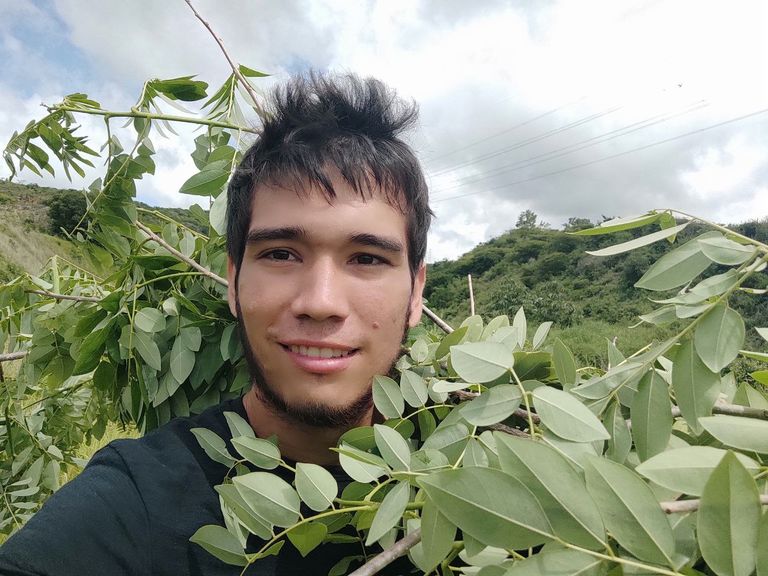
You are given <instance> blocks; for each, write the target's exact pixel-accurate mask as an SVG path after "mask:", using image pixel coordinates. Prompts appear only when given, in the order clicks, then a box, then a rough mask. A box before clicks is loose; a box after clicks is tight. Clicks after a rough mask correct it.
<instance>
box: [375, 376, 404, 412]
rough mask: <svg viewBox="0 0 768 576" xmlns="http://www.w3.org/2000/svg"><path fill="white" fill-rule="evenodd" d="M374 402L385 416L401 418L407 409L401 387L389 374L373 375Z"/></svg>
mask: <svg viewBox="0 0 768 576" xmlns="http://www.w3.org/2000/svg"><path fill="white" fill-rule="evenodd" d="M373 403H374V405H375V406H376V409H377V410H378V411H379V413H381V415H382V416H384V418H400V417H401V416H402V415H403V410H405V402H404V401H403V394H402V392H400V387H399V386H398V385H397V382H395V381H394V380H392V378H389V377H387V376H378V375H377V376H374V377H373Z"/></svg>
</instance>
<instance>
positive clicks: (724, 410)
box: [627, 404, 768, 430]
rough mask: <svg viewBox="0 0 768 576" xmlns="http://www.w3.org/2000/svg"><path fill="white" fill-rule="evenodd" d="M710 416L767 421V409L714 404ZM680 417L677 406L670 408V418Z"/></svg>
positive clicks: (630, 422) (630, 424) (630, 427)
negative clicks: (717, 415) (719, 415)
mask: <svg viewBox="0 0 768 576" xmlns="http://www.w3.org/2000/svg"><path fill="white" fill-rule="evenodd" d="M712 414H722V415H724V416H740V417H741V418H755V419H757V420H768V409H766V408H753V407H752V406H741V405H739V404H715V405H714V406H712ZM680 416H682V412H681V411H680V407H679V406H672V418H678V417H680ZM627 427H628V428H629V429H630V430H631V429H632V420H627Z"/></svg>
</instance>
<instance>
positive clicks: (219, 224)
mask: <svg viewBox="0 0 768 576" xmlns="http://www.w3.org/2000/svg"><path fill="white" fill-rule="evenodd" d="M209 221H210V224H211V228H213V229H214V230H215V231H216V234H218V235H219V236H225V235H226V234H227V190H226V188H225V189H224V190H223V191H222V192H221V194H219V195H218V196H216V199H215V200H214V201H213V205H212V206H211V212H210V214H209Z"/></svg>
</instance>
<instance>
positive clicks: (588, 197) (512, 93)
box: [0, 0, 768, 258]
mask: <svg viewBox="0 0 768 576" xmlns="http://www.w3.org/2000/svg"><path fill="white" fill-rule="evenodd" d="M51 2H52V6H53V7H54V8H55V10H52V11H51V10H45V9H40V8H38V7H37V6H38V5H35V4H24V3H13V5H11V3H6V4H8V6H2V7H0V22H11V24H5V25H4V24H2V23H0V33H2V34H3V37H2V39H1V40H2V42H0V46H2V47H3V48H0V50H5V52H4V53H6V54H9V55H12V57H13V59H14V63H13V66H14V70H16V72H15V73H14V76H13V78H15V79H16V80H14V82H15V83H9V81H8V79H0V105H4V107H3V108H2V109H0V110H3V109H5V110H14V112H13V114H12V115H11V114H6V116H5V117H4V116H3V115H2V112H1V111H0V136H3V135H5V134H9V133H10V130H11V129H12V128H17V127H18V126H15V125H13V126H12V124H13V123H15V122H16V120H17V118H20V117H23V118H26V117H27V116H26V115H23V116H22V114H21V113H20V112H19V111H24V113H25V114H26V113H27V111H28V110H31V109H32V104H31V102H33V98H34V99H36V101H38V102H39V99H40V98H39V96H38V95H49V94H50V95H54V96H56V95H57V94H59V95H60V94H64V93H67V91H72V90H68V89H69V88H71V87H72V86H73V85H74V84H73V83H74V82H75V81H77V82H80V84H79V85H84V86H85V87H86V88H87V90H88V91H89V93H92V94H94V95H95V96H96V97H98V99H100V101H103V102H105V105H109V106H112V107H117V106H130V104H131V102H133V101H134V99H135V97H136V94H138V92H139V90H140V87H141V83H142V82H143V81H144V80H145V79H147V78H150V77H174V76H180V75H185V74H192V73H198V74H199V75H200V78H201V79H204V80H206V81H209V82H211V84H212V85H215V83H217V82H221V81H222V80H223V79H224V78H225V76H226V75H227V74H228V68H227V64H226V61H225V60H224V59H223V57H222V55H221V54H220V53H219V51H218V48H217V46H216V45H215V43H214V41H213V39H212V38H211V36H210V34H209V33H208V32H207V31H206V30H205V29H204V28H203V27H202V26H201V25H200V23H199V22H198V21H197V20H196V19H195V18H194V16H193V15H192V13H191V12H190V11H189V10H188V9H187V7H186V6H185V5H184V4H183V3H181V2H173V3H169V2H151V1H150V0H137V1H135V2H122V1H118V0H103V1H102V2H98V3H93V2H86V1H85V0H51ZM195 6H196V7H197V9H198V10H199V11H200V12H201V13H202V14H203V15H204V17H205V18H206V19H207V20H208V21H209V22H210V23H211V25H212V26H213V28H214V29H215V30H216V32H217V33H218V35H219V36H221V37H222V38H223V39H224V42H225V44H226V46H227V48H228V50H229V51H230V53H231V54H232V56H233V57H234V58H235V59H236V60H237V61H238V62H242V63H244V64H246V65H248V66H250V67H253V68H256V69H260V70H264V71H267V72H270V73H274V74H275V76H274V78H270V79H267V80H265V81H259V85H260V87H261V88H262V89H264V90H266V89H268V88H269V86H271V85H272V84H273V83H274V82H276V81H280V80H282V79H284V78H285V77H286V76H287V75H288V74H290V73H294V72H297V71H302V70H305V69H307V68H310V67H313V68H318V69H330V70H339V71H355V72H358V73H360V74H363V75H374V76H378V77H380V78H382V79H383V80H385V81H386V82H388V83H389V84H391V85H392V86H394V87H395V88H397V90H398V91H399V92H400V93H401V95H403V96H404V97H406V98H413V99H415V100H416V101H417V102H418V103H419V104H420V107H421V121H420V125H419V128H418V130H417V131H416V133H415V134H413V135H412V136H411V142H412V143H413V144H414V146H415V148H416V149H417V151H418V153H419V155H420V157H421V158H422V160H423V162H424V166H425V168H426V170H427V175H428V181H429V183H430V187H431V190H432V194H433V196H432V197H433V202H434V209H435V211H436V213H437V216H438V217H437V220H436V221H435V224H434V226H433V230H432V233H431V235H430V242H431V247H430V252H429V253H430V257H431V258H443V257H448V256H457V255H458V254H460V253H461V252H464V251H466V250H468V249H470V248H471V247H472V246H473V245H474V244H476V243H477V242H480V241H485V240H487V239H488V238H490V237H491V236H494V235H497V234H499V233H501V232H504V231H505V230H508V229H509V228H512V227H513V226H514V222H515V221H516V219H517V215H518V214H519V213H520V212H521V211H523V210H525V209H532V210H534V211H535V212H537V213H538V214H539V216H540V218H541V219H543V220H546V221H548V222H551V223H552V225H553V226H560V225H562V223H564V222H565V221H566V220H567V219H568V218H569V217H571V216H580V217H588V218H591V219H593V220H595V219H599V218H601V216H602V215H606V216H616V215H627V214H633V213H638V212H643V211H645V210H648V209H650V208H659V207H666V206H673V207H676V208H678V209H681V210H685V211H688V212H696V213H701V214H702V215H703V216H705V217H709V218H712V219H715V220H718V221H724V222H729V221H734V220H738V219H740V218H743V217H745V215H749V216H755V217H759V216H764V215H765V214H766V212H768V207H767V206H766V201H765V200H762V198H764V197H765V191H766V188H767V187H768V142H767V141H766V138H765V136H764V134H765V127H766V122H767V121H768V114H763V115H758V116H754V117H752V118H748V119H743V120H740V121H732V120H733V119H734V118H737V117H739V116H741V115H744V114H748V113H750V112H754V111H756V110H759V109H760V108H761V107H764V106H765V102H768V75H766V74H765V73H764V72H763V71H764V70H766V69H768V33H766V32H768V31H766V22H767V21H768V18H767V16H768V14H767V13H766V12H767V11H768V7H766V6H765V4H764V3H762V2H760V1H759V0H751V1H744V2H739V3H731V4H729V5H728V6H725V5H723V4H722V3H717V2H699V1H695V0H681V1H679V2H675V3H668V2H654V1H645V0H643V1H635V0H633V1H629V2H612V1H609V0H585V1H584V2H578V3H574V2H566V1H555V0H551V1H547V2H538V1H537V2H533V1H524V0H517V1H501V0H485V1H480V2H463V1H459V0H421V1H419V2H413V1H410V0H388V1H384V0H366V1H364V2H354V3H348V2H344V3H342V2H337V1H335V0H294V1H286V2H279V3H278V2H274V3H253V2H242V1H240V2H238V1H232V2H226V3H221V2H219V3H215V2H213V0H199V1H196V2H195ZM3 10H4V11H5V12H2V11H3ZM3 16H5V19H3ZM38 16H40V18H39V22H37V20H35V19H36V18H37V17H38ZM22 19H24V20H25V21H30V20H35V22H37V23H36V24H34V25H33V27H32V28H28V29H25V30H27V31H26V32H25V33H24V34H22V33H20V32H19V30H22V28H19V27H18V26H17V25H16V24H17V23H18V22H20V21H21V20H22ZM45 33H48V34H49V36H50V37H51V38H54V39H55V42H54V44H55V46H57V47H58V48H59V50H58V51H57V50H53V49H51V48H50V47H48V48H45V47H44V46H41V47H38V46H37V45H35V44H34V43H32V44H30V37H31V35H32V34H38V35H44V34H45ZM65 48H66V49H65ZM52 51H53V52H57V53H58V52H61V53H62V54H64V56H62V57H66V58H75V59H76V60H77V62H78V65H77V66H76V68H77V70H78V71H79V72H77V73H75V74H73V73H72V71H71V70H67V69H62V68H61V66H58V65H57V60H56V59H55V58H53V57H52V56H51V54H52ZM29 68H33V69H35V70H36V71H38V69H39V71H41V72H42V73H40V74H37V76H38V79H37V80H35V79H34V78H32V76H33V75H32V74H29V73H27V72H25V70H28V69H29ZM78 76H79V77H78ZM20 82H23V83H24V84H25V86H26V85H27V84H28V86H27V88H25V89H27V90H28V91H29V92H28V93H25V92H24V91H23V90H21V89H20V88H19V83H20ZM59 97H60V96H59ZM11 116H12V117H11ZM22 122H23V120H22ZM84 124H85V122H84ZM718 124H721V125H720V126H719V127H714V128H711V129H710V127H713V126H716V125H718ZM93 127H94V128H96V129H98V126H97V125H96V124H94V125H93ZM688 133H690V135H688V136H684V135H685V134H688ZM155 144H156V146H157V148H158V150H159V152H158V157H157V164H158V173H157V176H156V177H155V178H153V179H146V181H143V182H141V184H140V187H139V196H140V198H141V199H143V200H144V201H152V202H162V203H166V204H171V205H186V204H188V203H189V202H190V201H197V200H198V199H196V198H185V197H183V196H179V195H177V193H176V192H175V191H176V190H177V189H178V187H179V186H180V184H181V183H182V182H183V181H184V180H185V179H186V178H187V177H189V175H191V173H193V172H194V167H193V164H192V163H191V161H190V159H189V158H188V153H189V152H190V148H191V147H190V146H188V145H187V144H184V143H182V142H179V141H176V140H168V141H163V142H160V141H159V140H157V139H156V141H155Z"/></svg>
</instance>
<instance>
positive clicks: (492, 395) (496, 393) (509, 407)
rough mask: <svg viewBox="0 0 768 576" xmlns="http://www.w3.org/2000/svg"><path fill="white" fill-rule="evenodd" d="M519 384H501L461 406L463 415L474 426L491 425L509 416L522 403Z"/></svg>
mask: <svg viewBox="0 0 768 576" xmlns="http://www.w3.org/2000/svg"><path fill="white" fill-rule="evenodd" d="M521 398H522V394H521V392H520V389H519V388H518V387H517V386H513V385H512V384H499V385H498V386H494V387H493V388H489V389H488V390H486V391H485V392H483V393H482V394H481V395H480V396H478V397H477V398H475V399H473V400H472V401H471V402H469V403H467V404H465V405H464V406H462V407H461V409H460V410H461V416H462V418H464V420H466V421H467V422H469V423H470V424H472V425H474V426H490V425H491V424H496V423H498V422H501V421H502V420H506V419H507V418H509V417H510V416H511V415H512V413H513V412H514V411H515V410H516V409H517V407H518V406H519V405H520V399H521Z"/></svg>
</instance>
